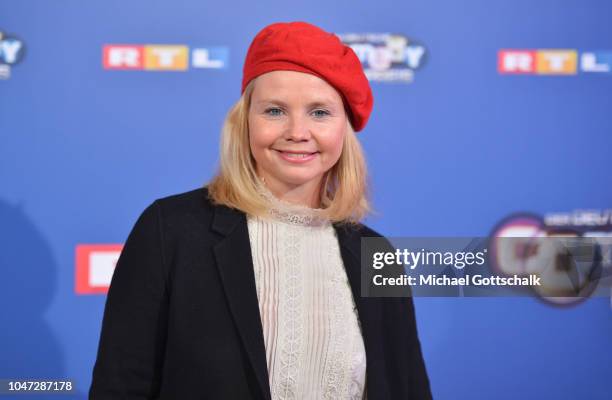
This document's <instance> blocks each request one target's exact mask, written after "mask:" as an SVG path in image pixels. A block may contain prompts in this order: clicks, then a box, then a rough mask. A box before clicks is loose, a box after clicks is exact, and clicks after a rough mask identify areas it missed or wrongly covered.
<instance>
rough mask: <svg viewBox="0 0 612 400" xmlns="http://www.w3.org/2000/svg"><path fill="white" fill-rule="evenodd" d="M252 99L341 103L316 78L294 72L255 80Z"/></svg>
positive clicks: (283, 72) (327, 86)
mask: <svg viewBox="0 0 612 400" xmlns="http://www.w3.org/2000/svg"><path fill="white" fill-rule="evenodd" d="M254 85H255V86H254V89H253V94H252V96H253V99H254V100H261V99H266V98H268V97H274V98H283V99H285V100H287V99H296V98H300V99H306V100H317V101H327V102H334V103H337V102H340V103H341V102H342V98H341V97H340V94H339V93H338V92H337V91H336V89H334V87H333V86H331V85H330V84H329V83H327V82H326V81H325V80H323V79H321V78H319V77H318V76H315V75H312V74H307V73H303V72H296V71H272V72H267V73H265V74H262V75H260V76H258V77H257V78H255V82H254Z"/></svg>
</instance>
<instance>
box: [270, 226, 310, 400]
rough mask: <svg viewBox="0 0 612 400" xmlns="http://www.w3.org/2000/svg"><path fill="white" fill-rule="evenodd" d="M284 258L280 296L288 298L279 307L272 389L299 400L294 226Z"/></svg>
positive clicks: (299, 305) (299, 343)
mask: <svg viewBox="0 0 612 400" xmlns="http://www.w3.org/2000/svg"><path fill="white" fill-rule="evenodd" d="M286 234H287V240H286V241H285V260H286V273H287V276H286V280H283V282H285V284H284V285H283V286H282V287H281V292H282V294H281V298H283V299H286V303H285V307H281V308H280V310H279V311H280V312H279V314H280V315H279V316H280V320H281V321H282V324H283V326H284V329H282V331H283V336H282V338H281V339H280V343H281V344H282V345H281V349H280V350H281V353H280V374H279V380H278V381H277V382H275V385H274V387H273V388H272V391H273V393H274V398H277V399H297V398H298V397H299V396H298V382H297V377H298V376H299V371H300V360H301V358H300V355H301V353H302V338H303V337H304V332H303V319H302V310H303V305H302V300H303V294H302V289H303V288H302V286H303V285H302V282H301V281H302V277H301V271H300V264H299V251H300V249H299V243H300V241H299V237H298V234H297V231H296V230H295V229H289V230H287V232H286Z"/></svg>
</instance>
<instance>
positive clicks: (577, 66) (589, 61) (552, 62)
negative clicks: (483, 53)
mask: <svg viewBox="0 0 612 400" xmlns="http://www.w3.org/2000/svg"><path fill="white" fill-rule="evenodd" d="M497 70H498V72H499V73H500V74H526V75H576V74H577V73H578V71H579V70H580V71H581V72H583V73H612V51H587V52H582V53H581V54H580V58H579V57H578V51H576V50H572V49H539V50H511V49H504V50H500V51H499V52H498V56H497Z"/></svg>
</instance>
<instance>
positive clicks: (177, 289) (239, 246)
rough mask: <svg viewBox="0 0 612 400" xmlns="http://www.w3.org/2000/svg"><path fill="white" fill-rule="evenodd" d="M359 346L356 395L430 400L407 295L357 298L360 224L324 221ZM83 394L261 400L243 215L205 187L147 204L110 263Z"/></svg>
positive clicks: (258, 334)
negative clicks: (337, 255)
mask: <svg viewBox="0 0 612 400" xmlns="http://www.w3.org/2000/svg"><path fill="white" fill-rule="evenodd" d="M334 228H335V230H336V233H337V236H338V241H339V243H340V248H341V255H342V261H343V263H344V266H345V269H346V272H347V276H348V278H349V282H350V284H351V288H352V292H353V297H354V299H355V302H356V305H357V310H358V314H359V318H360V321H361V327H362V334H363V339H364V344H365V349H366V356H367V366H366V377H367V378H366V379H367V397H368V399H369V400H382V399H429V398H431V393H430V388H429V380H428V377H427V373H426V370H425V365H424V362H423V357H422V355H421V347H420V343H419V340H418V337H417V328H416V324H415V316H414V308H413V303H412V299H410V298H367V297H361V296H360V291H359V288H360V262H359V257H360V238H361V236H380V235H379V234H378V233H376V232H375V231H373V230H371V229H369V228H368V227H366V226H365V225H359V226H357V227H349V226H347V225H339V224H334ZM89 398H90V399H96V400H102V399H113V400H120V399H168V400H189V399H245V400H246V399H267V400H270V399H271V395H270V387H269V382H268V371H267V365H266V353H265V346H264V340H263V331H262V325H261V320H260V315H259V306H258V302H257V293H256V290H255V276H254V273H253V263H252V259H251V247H250V242H249V235H248V228H247V220H246V215H245V214H244V213H243V212H241V211H237V210H235V209H231V208H228V207H225V206H217V205H213V204H212V203H211V202H210V201H209V199H208V192H207V189H206V188H200V189H196V190H192V191H189V192H185V193H181V194H177V195H173V196H169V197H165V198H162V199H158V200H155V201H154V202H153V203H152V204H151V205H149V206H148V207H147V208H146V209H145V210H144V211H143V212H142V214H141V215H140V217H139V218H138V221H137V222H136V224H135V225H134V227H133V228H132V231H131V232H130V234H129V236H128V238H127V241H126V242H125V245H124V248H123V251H122V252H121V255H120V257H119V260H118V262H117V265H116V267H115V272H114V274H113V277H112V281H111V285H110V288H109V291H108V296H107V299H106V305H105V309H104V316H103V320H102V330H101V335H100V342H99V348H98V353H97V359H96V362H95V366H94V368H93V380H92V384H91V387H90V389H89Z"/></svg>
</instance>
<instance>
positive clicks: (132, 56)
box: [102, 44, 229, 71]
mask: <svg viewBox="0 0 612 400" xmlns="http://www.w3.org/2000/svg"><path fill="white" fill-rule="evenodd" d="M190 55H191V61H190V60H189V59H190ZM228 55H229V50H228V48H227V47H198V48H193V49H191V52H190V49H189V47H188V46H185V45H161V44H160V45H153V44H151V45H129V44H127V45H126V44H107V45H104V47H103V49H102V65H103V67H104V69H113V70H145V71H187V70H188V69H189V68H190V67H191V68H196V69H200V68H213V69H222V68H226V67H227V64H228V58H229V57H228Z"/></svg>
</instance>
